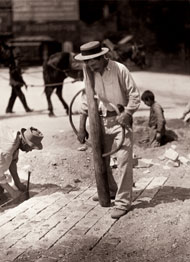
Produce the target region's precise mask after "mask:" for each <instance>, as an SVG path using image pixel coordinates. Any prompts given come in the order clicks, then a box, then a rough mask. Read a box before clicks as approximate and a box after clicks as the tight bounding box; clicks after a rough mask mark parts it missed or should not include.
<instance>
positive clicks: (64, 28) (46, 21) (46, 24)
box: [12, 0, 79, 42]
mask: <svg viewBox="0 0 190 262" xmlns="http://www.w3.org/2000/svg"><path fill="white" fill-rule="evenodd" d="M12 3H13V6H12V8H13V32H14V35H15V36H21V35H23V34H24V35H48V36H51V37H53V38H55V39H56V40H58V41H61V42H63V41H65V40H74V39H75V38H77V37H78V36H76V32H77V22H78V20H79V0H12Z"/></svg>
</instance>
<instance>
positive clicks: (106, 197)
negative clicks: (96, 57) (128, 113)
mask: <svg viewBox="0 0 190 262" xmlns="http://www.w3.org/2000/svg"><path fill="white" fill-rule="evenodd" d="M85 74H86V96H87V103H88V117H89V126H90V137H91V143H92V151H93V159H94V171H95V178H96V186H97V192H98V198H99V203H100V205H101V206H103V207H109V206H110V193H109V185H108V177H107V170H106V160H105V158H103V157H102V154H103V141H102V139H103V133H102V128H101V119H100V115H99V113H98V105H97V101H96V100H95V98H94V97H95V91H94V78H93V72H91V70H90V69H89V68H88V67H87V66H86V67H85Z"/></svg>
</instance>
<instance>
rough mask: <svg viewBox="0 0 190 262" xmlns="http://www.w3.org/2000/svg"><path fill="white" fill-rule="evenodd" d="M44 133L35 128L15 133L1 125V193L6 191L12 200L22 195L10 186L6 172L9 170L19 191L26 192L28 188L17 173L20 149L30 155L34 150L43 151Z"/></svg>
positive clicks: (23, 129)
mask: <svg viewBox="0 0 190 262" xmlns="http://www.w3.org/2000/svg"><path fill="white" fill-rule="evenodd" d="M42 139H43V135H42V133H41V132H40V131H39V130H38V129H37V128H34V127H30V128H28V129H25V128H22V129H21V131H17V132H15V131H13V130H11V129H10V128H8V127H5V126H3V125H0V193H3V192H4V189H5V190H6V191H7V192H8V193H9V194H10V196H11V197H12V198H17V197H18V196H19V195H20V193H19V192H18V191H17V190H15V189H14V188H12V187H11V186H10V185H9V181H8V178H7V175H6V171H7V170H9V171H10V174H11V176H12V178H13V180H14V183H15V186H16V187H17V188H18V190H19V191H23V192H24V191H26V186H25V185H24V184H23V183H21V181H20V178H19V176H18V173H17V162H18V156H19V149H20V150H22V151H24V152H26V153H28V152H29V151H32V150H33V149H37V150H40V149H42V147H43V146H42V143H41V141H42Z"/></svg>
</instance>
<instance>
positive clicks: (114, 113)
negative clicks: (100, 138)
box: [99, 111, 117, 117]
mask: <svg viewBox="0 0 190 262" xmlns="http://www.w3.org/2000/svg"><path fill="white" fill-rule="evenodd" d="M99 114H100V116H102V117H113V116H117V113H116V112H115V111H107V112H106V116H104V115H103V114H102V111H99Z"/></svg>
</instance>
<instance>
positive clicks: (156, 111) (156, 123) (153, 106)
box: [141, 90, 166, 147]
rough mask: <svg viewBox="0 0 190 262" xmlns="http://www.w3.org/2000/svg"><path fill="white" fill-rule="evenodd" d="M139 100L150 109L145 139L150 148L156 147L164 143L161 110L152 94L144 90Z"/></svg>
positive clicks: (163, 120) (162, 114)
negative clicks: (147, 131) (147, 132)
mask: <svg viewBox="0 0 190 262" xmlns="http://www.w3.org/2000/svg"><path fill="white" fill-rule="evenodd" d="M141 100H142V101H143V102H144V103H145V105H147V106H149V107H150V116H149V123H148V125H149V128H150V129H149V134H148V137H147V139H146V142H148V143H149V144H150V145H151V146H153V147H157V146H161V145H162V144H163V143H164V137H165V131H166V130H165V125H166V120H165V117H164V110H163V108H162V107H161V106H160V105H159V104H158V103H157V102H156V101H155V97H154V94H153V92H151V91H149V90H146V91H145V92H144V93H143V94H142V96H141Z"/></svg>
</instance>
